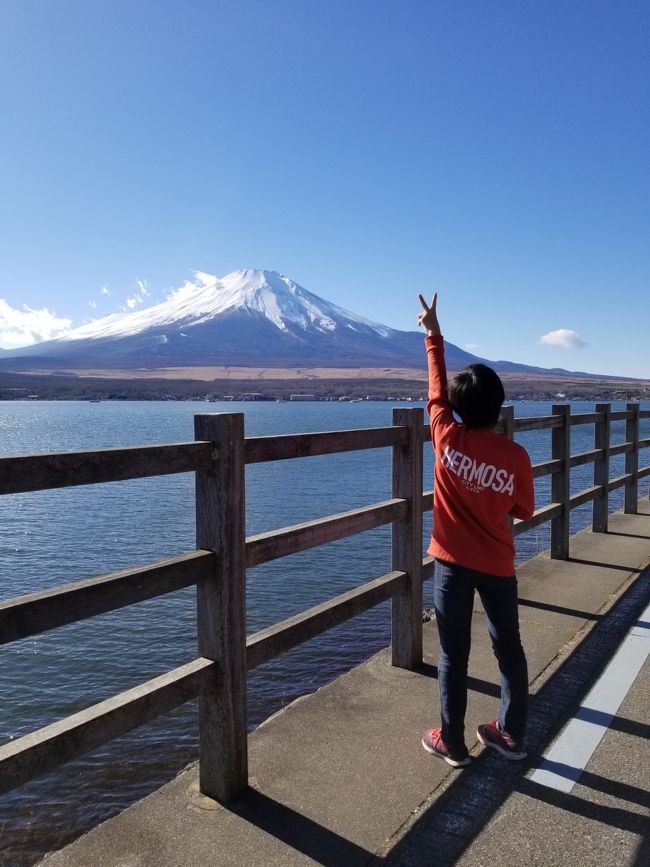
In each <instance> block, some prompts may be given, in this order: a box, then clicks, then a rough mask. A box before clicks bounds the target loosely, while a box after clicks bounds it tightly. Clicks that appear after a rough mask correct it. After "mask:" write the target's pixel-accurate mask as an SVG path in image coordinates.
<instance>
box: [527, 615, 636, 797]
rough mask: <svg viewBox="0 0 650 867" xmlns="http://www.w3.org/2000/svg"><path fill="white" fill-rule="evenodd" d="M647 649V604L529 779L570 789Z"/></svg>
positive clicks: (632, 681)
mask: <svg viewBox="0 0 650 867" xmlns="http://www.w3.org/2000/svg"><path fill="white" fill-rule="evenodd" d="M649 653H650V605H648V607H647V608H646V610H645V611H644V612H643V614H642V615H641V617H640V618H639V620H638V621H637V623H636V625H635V626H634V627H633V628H632V629H631V630H630V631H629V632H628V634H627V636H626V637H625V639H624V640H623V643H622V644H621V646H620V647H619V649H618V650H617V652H616V653H615V655H614V656H613V657H612V660H611V662H610V663H609V665H608V666H607V668H606V669H605V671H604V672H603V673H602V675H601V676H600V678H599V679H598V680H597V681H596V683H595V684H594V686H593V688H592V689H591V692H590V693H589V695H588V696H587V697H586V698H585V700H584V702H583V704H582V705H580V708H579V709H578V712H577V713H576V715H575V716H574V717H573V719H572V720H570V721H569V723H568V725H567V726H566V728H565V729H564V731H563V732H562V733H561V734H560V736H559V737H558V738H557V739H556V740H555V742H554V743H553V745H552V746H551V748H550V749H549V750H547V752H546V753H545V754H544V757H543V758H542V761H541V763H540V765H539V767H538V768H537V770H536V771H535V772H534V773H533V775H532V776H531V778H530V779H531V781H532V782H533V783H539V784H540V785H542V786H548V787H549V788H551V789H557V790H558V791H560V792H570V791H571V790H572V789H573V787H574V785H575V784H576V782H577V780H578V778H579V777H580V774H581V773H582V772H583V770H584V769H585V767H586V765H587V762H588V761H589V759H590V758H591V756H592V755H593V753H594V751H595V750H596V747H597V746H598V744H599V743H600V741H601V739H602V737H603V735H604V734H605V732H606V731H607V729H608V727H609V724H610V723H611V721H612V719H613V718H614V716H615V714H616V712H617V711H618V709H619V707H620V706H621V704H622V702H623V699H624V698H625V696H626V695H627V693H628V692H629V690H630V688H631V686H632V684H633V683H634V681H635V679H636V677H637V675H638V673H639V672H640V671H641V668H642V667H643V664H644V663H645V661H646V659H647V657H648V654H649Z"/></svg>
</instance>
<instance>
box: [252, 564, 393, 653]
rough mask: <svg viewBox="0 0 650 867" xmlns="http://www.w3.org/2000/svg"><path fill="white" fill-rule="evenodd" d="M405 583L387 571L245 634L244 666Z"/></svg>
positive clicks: (376, 602) (387, 596) (310, 635)
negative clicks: (277, 621)
mask: <svg viewBox="0 0 650 867" xmlns="http://www.w3.org/2000/svg"><path fill="white" fill-rule="evenodd" d="M406 585H407V575H406V573H405V572H389V573H388V574H387V575H382V576H381V578H375V579H374V580H373V581H369V582H368V583H367V584H363V585H362V586H361V587H356V588H355V589H354V590H350V591H348V592H347V593H342V594H341V595H340V596H336V597H334V598H333V599H328V600H327V602H323V603H321V604H320V605H316V606H314V607H313V608H310V609H308V610H307V611H302V612H301V613H300V614H296V615H295V616H293V617H289V618H287V619H286V620H283V621H282V622H281V623H276V624H274V625H273V626H269V627H268V628H267V629H262V630H260V632H256V633H255V634H254V635H251V636H249V638H248V640H247V642H246V643H247V653H248V668H249V669H251V668H255V667H256V666H258V665H261V664H262V663H264V662H268V661H269V660H270V659H274V658H275V657H276V656H279V655H280V654H281V653H286V652H287V651H288V650H291V649H292V648H294V647H297V646H298V645H299V644H302V643H303V642H305V641H309V639H310V638H315V637H316V636H317V635H320V634H321V633H322V632H325V631H327V630H328V629H332V627H334V626H338V625H339V624H341V623H344V622H345V621H346V620H349V619H350V618H351V617H356V616H357V615H358V614H363V612H364V611H367V610H368V609H369V608H374V606H375V605H379V604H380V603H381V602H385V601H386V600H387V599H391V598H392V597H393V596H394V595H395V594H396V593H400V592H401V591H403V590H404V589H405V588H406Z"/></svg>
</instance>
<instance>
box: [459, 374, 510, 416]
mask: <svg viewBox="0 0 650 867" xmlns="http://www.w3.org/2000/svg"><path fill="white" fill-rule="evenodd" d="M447 394H448V396H449V403H450V404H451V407H452V409H453V410H454V412H456V413H458V415H459V416H460V418H461V420H462V421H463V423H464V424H465V425H467V427H468V428H489V427H494V426H495V425H496V423H497V422H498V421H499V413H500V412H501V406H502V404H503V401H504V400H505V397H506V395H505V392H504V390H503V383H502V382H501V380H500V379H499V376H498V374H497V373H496V372H495V371H494V370H492V368H491V367H488V366H487V365H486V364H470V365H469V367H465V368H463V370H461V371H459V372H458V373H457V374H456V376H455V377H454V378H453V379H452V381H451V382H450V383H449V386H448V388H447Z"/></svg>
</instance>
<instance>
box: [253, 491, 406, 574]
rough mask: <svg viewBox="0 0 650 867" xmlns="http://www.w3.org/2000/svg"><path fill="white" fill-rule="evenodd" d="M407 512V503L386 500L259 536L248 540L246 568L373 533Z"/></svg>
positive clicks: (397, 500) (402, 516)
mask: <svg viewBox="0 0 650 867" xmlns="http://www.w3.org/2000/svg"><path fill="white" fill-rule="evenodd" d="M407 511H408V504H407V502H406V501H405V500H400V499H393V500H384V502H383V503H375V505H373V506H364V507H363V508H361V509H351V510H350V511H348V512H341V513H340V514H339V515H328V516H327V517H326V518H319V519H317V520H315V521H306V522H305V523H304V524H294V525H293V526H291V527H283V528H282V529H280V530H271V531H270V532H268V533H258V534H257V535H255V536H249V537H248V538H247V539H246V565H247V566H248V567H250V566H257V565H259V564H260V563H266V562H268V561H269V560H276V559H277V558H278V557H286V556H288V555H289V554H297V553H298V552H299V551H306V550H307V549H308V548H314V547H316V546H318V545H325V544H326V543H328V542H334V541H336V540H337V539H344V538H346V537H347V536H354V535H356V534H357V533H363V532H365V531H366V530H373V529H375V527H381V526H382V525H383V524H389V523H390V522H391V521H395V520H399V519H400V518H404V517H405V515H406V514H407Z"/></svg>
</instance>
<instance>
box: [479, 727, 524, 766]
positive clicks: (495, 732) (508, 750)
mask: <svg viewBox="0 0 650 867" xmlns="http://www.w3.org/2000/svg"><path fill="white" fill-rule="evenodd" d="M476 734H477V735H478V739H479V740H480V742H481V743H482V744H483V746H486V747H492V749H493V750H497V752H499V753H501V755H502V756H505V757H506V758H507V759H511V760H512V761H515V762H517V761H520V760H521V759H525V758H526V756H527V755H528V754H527V753H526V750H525V748H524V744H523V742H522V741H516V740H515V739H514V738H511V737H510V735H509V734H506V732H503V731H501V729H500V727H499V723H498V722H497V721H496V720H494V721H493V722H491V723H485V724H484V725H481V726H479V727H478V731H477V732H476Z"/></svg>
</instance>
